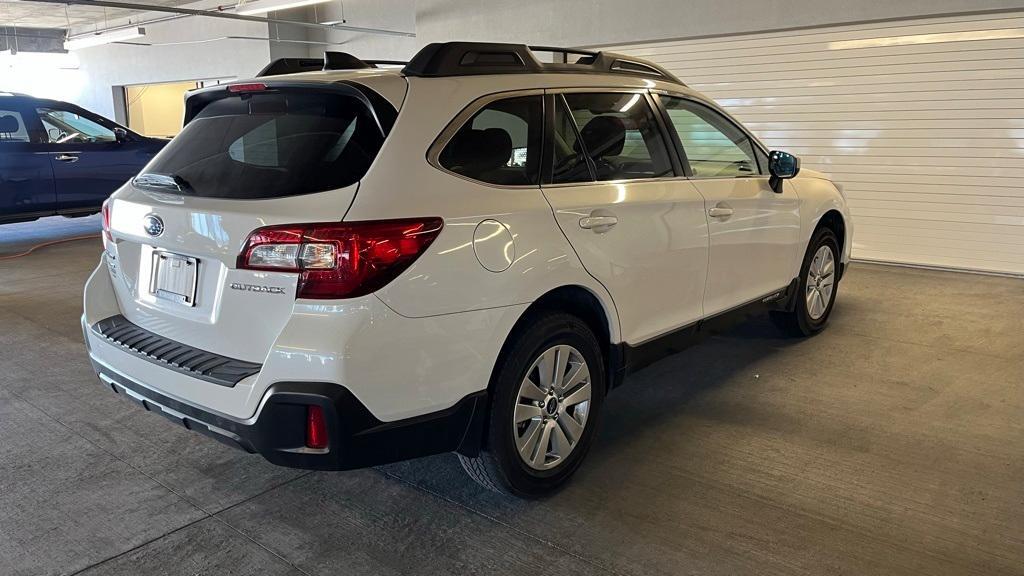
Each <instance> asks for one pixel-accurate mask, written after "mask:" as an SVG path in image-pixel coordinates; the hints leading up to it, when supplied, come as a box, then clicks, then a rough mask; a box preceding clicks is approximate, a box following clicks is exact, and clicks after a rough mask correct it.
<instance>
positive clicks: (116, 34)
mask: <svg viewBox="0 0 1024 576" xmlns="http://www.w3.org/2000/svg"><path fill="white" fill-rule="evenodd" d="M145 35H146V29H145V28H141V27H132V28H124V29H121V30H111V31H109V32H100V33H99V34H83V35H81V36H76V37H74V38H68V39H67V40H65V41H64V49H65V50H81V49H82V48H91V47H93V46H102V45H103V44H110V43H112V42H123V41H125V40H131V39H133V38H141V37H142V36H145Z"/></svg>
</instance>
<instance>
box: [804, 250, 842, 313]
mask: <svg viewBox="0 0 1024 576" xmlns="http://www.w3.org/2000/svg"><path fill="white" fill-rule="evenodd" d="M835 270H836V259H835V256H833V255H832V248H831V247H829V246H827V245H826V246H822V247H820V248H818V251H817V252H815V253H814V259H813V260H811V265H810V267H809V269H808V270H807V293H806V294H805V295H804V296H805V298H806V299H807V315H808V316H810V317H811V320H819V319H821V317H822V316H824V315H825V311H826V310H828V303H829V302H830V301H831V299H832V290H833V289H834V288H835Z"/></svg>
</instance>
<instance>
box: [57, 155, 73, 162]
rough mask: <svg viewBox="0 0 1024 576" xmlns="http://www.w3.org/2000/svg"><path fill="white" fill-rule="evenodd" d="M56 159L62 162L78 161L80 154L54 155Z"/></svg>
mask: <svg viewBox="0 0 1024 576" xmlns="http://www.w3.org/2000/svg"><path fill="white" fill-rule="evenodd" d="M54 160H59V161H61V162H78V156H72V155H71V154H58V155H57V156H55V157H54Z"/></svg>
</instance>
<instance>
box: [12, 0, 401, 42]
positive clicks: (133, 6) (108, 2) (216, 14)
mask: <svg viewBox="0 0 1024 576" xmlns="http://www.w3.org/2000/svg"><path fill="white" fill-rule="evenodd" d="M31 1H32V2H41V3H44V4H64V5H66V6H75V5H81V6H101V7H103V8H121V9H124V10H137V11H141V12H166V13H169V14H180V15H182V16H204V17H207V18H225V19H228V20H242V21H246V22H261V23H264V24H285V25H291V26H301V27H304V28H315V29H317V30H342V31H345V32H361V33H363V34H381V35H384V36H402V37H405V38H415V37H416V33H415V32H402V31H401V30H387V29H384V28H364V27H362V26H349V25H341V24H319V23H314V22H298V21H295V20H282V19H280V18H269V17H261V16H246V15H243V14H235V13H234V12H226V11H225V10H228V9H231V8H234V7H233V6H229V7H224V6H218V7H217V8H216V9H215V10H194V9H192V8H178V7H175V6H157V5H153V4H138V3H134V2H116V1H113V0H31ZM139 25H140V24H138V23H135V24H131V26H139ZM115 28H116V27H111V28H110V29H111V30H113V29H115ZM88 34H91V32H90V33H88Z"/></svg>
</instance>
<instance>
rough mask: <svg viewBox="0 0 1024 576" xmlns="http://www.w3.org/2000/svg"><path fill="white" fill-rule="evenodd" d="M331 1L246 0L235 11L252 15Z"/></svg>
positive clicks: (244, 14)
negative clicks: (247, 0)
mask: <svg viewBox="0 0 1024 576" xmlns="http://www.w3.org/2000/svg"><path fill="white" fill-rule="evenodd" d="M330 1H331V0H256V1H255V2H246V3H245V4H242V5H241V6H239V7H238V9H237V10H235V13H236V14H242V15H243V16H251V15H253V14H266V13H267V12H276V11H278V10H287V9H289V8H299V7H301V6H311V5H313V4H323V3H324V2H330Z"/></svg>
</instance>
